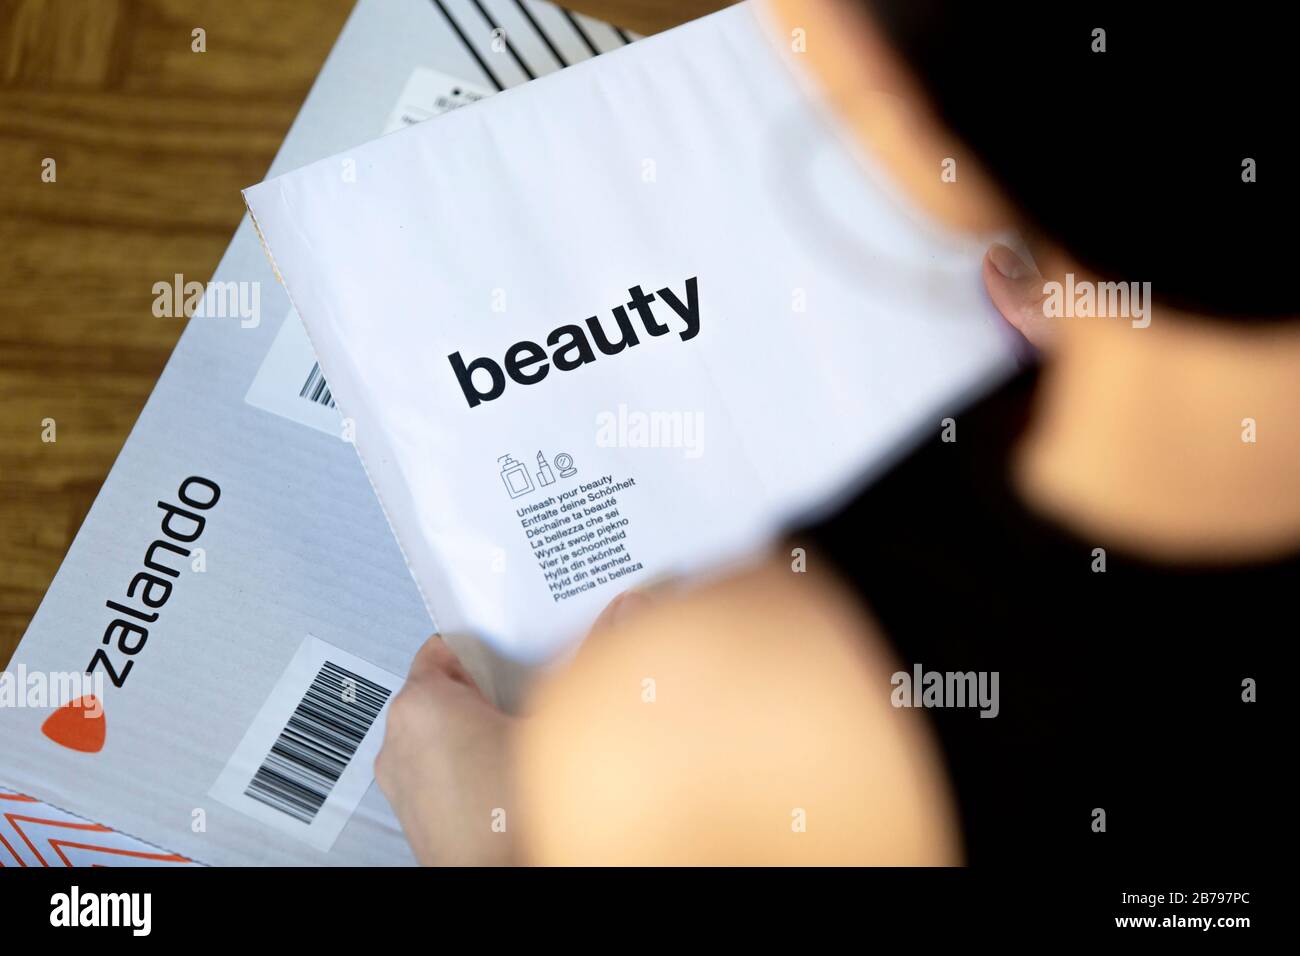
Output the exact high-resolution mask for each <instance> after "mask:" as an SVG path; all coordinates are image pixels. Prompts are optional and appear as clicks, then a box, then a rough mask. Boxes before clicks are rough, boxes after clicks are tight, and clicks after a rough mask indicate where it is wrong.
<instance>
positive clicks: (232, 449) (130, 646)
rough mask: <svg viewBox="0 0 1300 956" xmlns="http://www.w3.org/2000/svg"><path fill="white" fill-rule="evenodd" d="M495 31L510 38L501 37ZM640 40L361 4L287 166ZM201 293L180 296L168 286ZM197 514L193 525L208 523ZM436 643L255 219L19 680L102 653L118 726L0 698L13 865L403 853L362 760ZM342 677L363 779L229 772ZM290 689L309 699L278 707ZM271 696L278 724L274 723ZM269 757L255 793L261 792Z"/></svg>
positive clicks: (389, 859)
mask: <svg viewBox="0 0 1300 956" xmlns="http://www.w3.org/2000/svg"><path fill="white" fill-rule="evenodd" d="M497 28H503V29H504V30H505V31H506V34H505V35H507V36H508V37H509V38H510V44H509V45H508V46H507V45H505V44H502V43H500V42H494V36H493V34H494V30H496V29H497ZM497 36H500V34H497ZM631 39H632V37H631V36H629V35H628V34H626V33H624V32H622V31H618V30H616V29H614V28H613V27H610V26H608V25H605V24H601V23H598V22H595V21H593V20H590V19H588V18H586V17H582V16H579V15H570V14H567V13H566V12H564V11H562V10H560V9H559V8H557V7H554V6H552V5H550V4H547V3H542V2H538V0H522V3H516V2H514V0H481V2H480V3H474V2H471V0H360V2H359V3H358V5H357V7H356V9H355V10H354V12H353V14H352V16H351V17H350V19H349V20H348V22H347V25H346V27H345V28H344V30H343V32H342V34H341V35H340V37H339V39H338V42H337V44H336V45H335V48H334V50H333V52H332V53H331V54H330V57H329V59H328V60H327V62H326V64H325V66H324V68H323V70H322V72H321V74H320V76H319V78H318V80H317V81H316V83H315V85H314V87H313V89H312V91H311V93H310V95H309V96H308V98H307V100H306V102H305V103H304V105H303V107H302V111H301V113H300V114H299V116H298V118H297V120H296V121H295V123H294V125H293V127H292V129H291V130H290V132H289V135H288V137H287V138H286V140H285V142H284V145H283V147H282V149H281V150H280V152H279V154H278V156H277V158H276V160H275V163H274V164H273V166H272V168H271V173H272V174H277V173H282V172H286V171H288V170H291V169H294V168H297V167H300V166H303V165H305V164H307V163H310V162H312V161H314V160H317V159H319V158H321V157H323V156H329V155H332V154H335V153H338V152H340V151H343V150H346V149H349V148H351V147H353V146H356V145H357V144H360V143H363V142H366V141H368V140H371V139H374V138H375V137H377V136H380V135H381V134H383V133H386V132H391V131H393V130H396V129H400V128H402V127H404V126H407V125H410V124H412V123H416V122H419V121H422V120H425V119H429V118H430V117H433V116H436V115H437V114H439V113H442V112H446V111H447V110H451V109H454V108H456V107H459V106H461V105H464V104H467V103H473V102H474V101H476V100H478V99H480V98H482V97H485V96H489V95H491V94H493V93H494V92H496V91H497V90H498V89H502V88H508V87H511V86H515V85H518V84H522V83H525V82H527V81H528V80H529V77H530V75H535V76H541V75H544V74H547V73H551V72H555V71H557V70H559V69H561V68H562V67H564V66H565V65H567V64H570V63H576V62H579V61H582V60H585V59H589V58H591V57H592V54H593V51H595V52H598V53H601V54H604V53H608V52H610V51H613V50H616V49H619V48H622V47H623V46H625V45H626V44H627V43H628V42H629V41H630V40H631ZM160 278H166V279H169V280H170V279H171V278H172V277H160ZM206 278H207V277H196V276H188V277H184V281H185V282H189V281H191V280H196V279H197V280H199V281H200V282H202V281H204V280H206ZM186 296H188V292H187V291H186V290H185V288H184V285H182V286H181V289H180V290H179V293H178V294H177V296H176V297H177V299H180V298H182V297H186ZM144 319H148V317H147V316H146V317H144ZM214 488H215V489H219V498H216V497H215V495H216V494H217V492H215V491H213V490H212V489H214ZM187 501H189V502H199V504H188V503H187ZM160 503H162V504H161V506H160ZM200 505H206V507H200ZM168 507H170V508H172V509H174V510H173V511H170V512H169V511H168V510H167V508H168ZM181 511H186V512H188V513H190V514H192V515H195V516H197V517H198V518H200V519H201V520H202V527H201V530H199V531H198V532H197V533H195V532H196V523H195V522H194V521H193V520H189V519H186V518H185V517H184V515H182V514H180V512H181ZM164 522H168V525H167V527H166V528H164ZM169 530H170V532H171V533H170V534H169V533H168V532H169ZM173 535H175V536H173ZM191 536H192V539H191V540H188V541H186V540H181V539H185V538H190V537H191ZM156 542H161V545H159V546H155V543H156ZM168 545H172V546H175V547H177V548H180V549H182V550H184V551H187V552H189V553H187V554H181V553H177V552H176V551H174V550H169V549H168V547H167V546H168ZM160 568H161V569H167V570H158V569H160ZM173 571H174V572H175V576H173V575H172V574H171V573H169V572H173ZM142 574H147V575H151V576H152V577H153V578H156V579H157V582H150V581H149V580H148V579H147V578H139V580H137V578H138V577H139V576H140V575H142ZM133 585H134V586H133ZM168 586H169V587H168ZM164 590H166V591H167V595H166V598H165V600H163V601H162V603H161V606H158V607H151V606H150V605H149V604H148V603H147V601H148V600H152V601H154V602H158V601H160V600H161V599H162V598H163V594H164ZM113 605H116V606H117V607H118V608H123V609H127V610H116V609H114V607H113ZM155 614H156V615H157V616H156V618H153V619H151V620H149V618H151V617H152V615H155ZM115 621H118V622H120V624H121V626H117V627H114V625H113V622H115ZM110 630H111V641H110V643H109V644H107V645H106V644H105V643H104V641H103V639H104V637H105V635H106V633H108V632H109V631H110ZM431 630H432V624H431V622H430V620H429V616H428V614H427V613H426V611H425V608H424V605H423V603H422V602H421V600H420V596H419V593H418V591H417V590H416V587H415V585H414V583H413V582H412V580H411V575H410V573H409V572H408V570H407V568H406V565H405V563H404V562H403V559H402V555H401V552H400V550H399V549H398V546H397V543H396V542H395V541H394V539H393V536H392V533H391V532H390V530H389V528H388V525H387V523H386V521H385V520H384V516H383V513H382V512H381V510H380V508H379V505H378V503H377V502H376V500H375V496H374V493H373V491H372V490H371V488H370V485H369V483H368V481H367V479H366V476H365V473H364V471H363V470H362V467H361V465H360V463H359V462H358V460H357V455H356V451H355V449H354V448H353V446H352V445H351V444H350V443H349V442H348V441H346V440H345V439H344V438H343V436H342V427H341V422H340V417H339V414H338V411H337V410H336V409H335V408H334V407H333V403H332V401H331V396H330V392H329V386H328V383H327V382H325V381H323V379H322V377H321V375H320V371H319V368H318V367H317V366H316V362H315V356H313V354H312V352H311V350H310V346H309V345H308V344H307V340H306V337H305V334H304V332H303V329H302V326H301V323H299V322H298V320H297V317H296V316H295V315H293V313H292V310H291V309H290V306H289V302H288V299H287V298H286V297H285V295H284V293H283V291H282V289H281V287H280V285H279V283H278V282H277V281H276V280H275V277H274V275H273V274H272V272H271V270H270V268H269V266H268V264H267V260H266V257H265V255H264V253H263V251H262V248H261V246H260V244H259V242H258V239H257V235H256V233H255V232H254V230H253V229H252V227H251V225H250V223H249V222H248V221H247V220H246V221H245V222H244V223H243V224H242V225H241V226H240V228H239V230H238V232H237V233H236V235H235V237H234V239H233V241H232V242H231V244H230V247H229V249H228V250H227V252H226V254H225V256H224V257H223V259H222V261H221V263H220V265H219V266H218V268H217V271H216V274H215V275H214V276H213V277H212V282H211V284H210V285H209V287H208V290H207V295H206V296H205V298H204V300H203V302H202V305H201V308H200V311H199V312H198V313H196V315H195V317H194V318H193V319H191V321H190V322H189V324H188V326H187V328H186V330H185V333H184V335H183V336H182V338H181V340H180V342H179V344H178V345H177V347H176V350H175V352H174V354H173V355H172V357H171V360H170V361H169V362H168V365H167V367H166V369H165V371H164V372H163V374H162V376H161V378H160V379H159V381H158V385H157V388H156V389H155V391H154V392H153V395H152V396H151V397H150V399H149V402H148V403H147V405H146V406H145V408H144V410H143V412H142V413H141V415H140V418H139V420H138V422H137V423H136V425H135V428H134V429H133V431H132V433H131V435H130V438H129V439H128V441H127V443H126V445H125V447H124V448H123V450H122V453H121V455H120V456H119V458H118V460H117V462H116V463H115V465H114V467H113V470H112V472H111V474H110V475H109V477H108V479H107V480H106V481H105V483H104V486H103V488H102V490H101V492H100V494H99V496H98V498H97V499H96V501H95V503H94V505H93V507H92V508H91V510H90V512H89V514H88V515H87V517H86V520H85V523H84V524H83V526H82V528H81V529H80V531H79V533H78V535H77V537H76V540H75V541H74V542H73V545H72V547H71V549H70V550H69V552H68V555H67V557H66V559H65V561H64V563H63V565H62V567H61V568H60V570H59V573H58V575H57V576H56V578H55V580H54V582H53V583H52V585H51V586H50V589H49V592H48V594H47V595H46V597H45V599H44V601H43V602H42V603H41V606H40V608H39V610H38V611H37V613H36V615H35V617H34V619H33V620H32V623H31V626H30V627H29V629H28V631H27V634H26V635H25V637H24V639H23V641H22V643H21V645H20V646H19V648H18V651H17V653H16V655H15V657H14V659H13V661H12V662H11V665H10V667H9V670H8V672H7V675H8V676H9V678H10V680H13V679H14V678H19V679H20V680H21V681H22V684H20V685H19V686H18V689H17V693H18V701H19V702H22V701H23V699H24V698H23V685H25V683H26V678H27V677H28V676H32V677H35V676H40V677H41V678H42V679H45V678H53V677H55V676H57V675H69V674H70V675H74V676H75V675H76V674H77V673H78V672H82V671H83V670H84V669H86V668H88V667H90V666H91V665H92V663H94V665H95V666H94V671H93V674H95V675H100V676H101V678H102V680H103V691H102V693H103V698H104V699H103V701H102V704H103V707H102V715H101V716H102V721H99V720H91V721H84V720H82V721H81V725H78V726H79V727H80V726H84V725H92V726H91V728H90V729H86V730H83V729H78V730H77V731H76V732H75V735H73V736H65V737H64V740H65V742H70V743H79V744H81V745H85V746H94V745H95V744H96V742H97V741H96V734H97V733H100V732H102V736H101V737H99V738H98V744H99V749H97V750H95V751H93V752H88V751H84V750H76V749H70V748H69V747H68V746H63V745H60V744H59V743H56V742H55V741H54V740H53V739H51V737H49V736H47V735H46V734H45V733H43V732H42V728H43V727H45V726H47V720H49V719H50V716H51V715H50V712H49V710H48V709H45V708H39V707H25V706H6V707H0V741H2V742H3V744H2V746H0V784H2V785H5V786H6V787H8V788H11V789H10V790H8V791H0V800H2V801H4V805H3V809H4V811H5V812H4V813H2V814H0V817H3V822H0V863H4V864H5V865H13V864H15V863H17V864H26V865H42V864H47V865H63V864H67V865H74V864H85V865H90V864H100V865H102V864H110V865H120V864H124V863H144V864H160V863H186V862H189V861H197V862H200V863H206V864H262V863H280V864H402V863H409V862H412V858H411V855H410V851H409V849H408V848H407V846H406V843H405V841H404V839H403V838H402V836H401V833H400V830H399V828H398V826H397V823H396V820H395V819H394V817H393V815H392V813H391V811H390V809H389V808H388V806H387V803H386V802H385V800H384V799H383V797H382V795H381V794H380V793H379V792H378V790H377V789H376V788H375V787H374V786H373V785H370V784H369V780H368V777H369V773H370V767H369V763H368V761H367V760H366V759H365V753H366V752H368V750H369V749H373V746H374V744H375V742H376V741H377V734H378V730H379V727H380V725H381V723H382V701H381V698H384V694H385V693H386V692H387V690H389V689H390V688H391V687H392V686H396V681H397V677H396V676H394V675H401V674H404V673H405V672H406V669H407V667H408V665H409V662H410V659H411V657H412V655H413V654H414V652H415V651H416V649H417V648H418V647H419V646H420V644H421V643H422V642H423V641H424V640H425V639H426V638H427V636H428V634H429V633H430V632H431ZM142 631H143V632H147V636H144V635H143V634H142V633H141V632H142ZM123 648H125V649H126V650H128V651H133V653H125V652H124V651H123ZM322 651H326V652H327V656H330V657H331V663H334V664H335V666H336V667H337V666H338V665H337V663H336V662H338V661H351V662H352V666H351V667H350V668H348V667H344V668H341V669H342V670H345V671H346V673H345V674H342V675H340V674H338V673H337V672H336V671H331V670H329V669H328V668H325V667H324V666H323V665H322V664H321V661H320V656H321V653H322ZM101 652H103V653H104V655H105V656H106V657H107V661H106V662H105V661H104V659H103V658H98V655H99V654H100V653H101ZM357 660H360V661H362V663H356V661H357ZM110 669H111V671H112V673H113V675H114V676H116V677H117V678H119V679H120V680H121V681H122V683H121V685H120V686H118V685H116V684H114V683H113V681H112V680H110V679H109V676H108V670H110ZM286 680H287V681H290V683H291V686H290V685H286V684H284V682H285V681H286ZM331 680H333V681H335V685H336V686H337V687H338V688H339V689H340V690H341V694H340V696H348V697H350V698H351V699H352V701H353V702H354V703H355V706H356V707H358V708H360V710H361V711H362V712H364V713H366V714H375V713H376V711H378V713H377V716H376V717H375V719H374V721H373V722H372V724H371V730H370V732H369V733H367V734H365V735H364V738H363V739H362V740H360V741H359V742H354V741H352V740H341V741H335V746H336V747H338V748H339V753H348V752H351V753H352V754H353V755H354V759H352V760H350V761H347V765H348V767H350V768H360V769H361V770H363V771H364V772H363V773H361V774H360V775H359V776H358V775H356V774H355V771H354V775H353V776H352V777H351V778H349V776H348V771H347V769H345V770H344V771H343V772H342V773H339V774H338V775H337V777H334V770H335V769H337V763H336V764H335V765H334V767H333V768H331V767H329V766H327V767H325V768H323V769H320V768H318V769H317V771H316V776H315V777H314V778H309V779H306V780H301V779H300V780H297V781H296V783H297V784H298V787H297V788H294V787H286V780H287V778H286V777H285V775H284V774H283V773H281V775H280V776H278V777H277V776H276V772H275V769H276V768H275V766H274V765H272V766H270V767H269V768H266V767H265V765H266V758H268V753H269V751H268V750H265V749H264V750H263V751H262V752H261V753H260V754H257V755H256V757H254V758H253V759H254V760H255V761H257V765H256V766H254V767H252V768H251V769H249V770H247V771H246V774H247V775H246V776H245V777H244V778H243V780H237V781H236V780H235V778H234V777H230V776H224V777H223V773H226V772H227V771H228V769H229V768H231V767H232V766H237V765H238V760H237V758H240V757H241V754H242V755H248V754H250V753H251V751H250V750H248V749H247V748H248V747H253V746H263V747H269V746H270V744H271V743H273V742H274V740H275V739H276V738H277V735H279V734H280V733H281V731H282V730H283V729H284V728H285V727H287V726H288V721H289V720H290V719H291V718H292V716H293V710H294V707H295V706H296V703H298V702H301V701H302V700H305V699H307V695H308V694H309V693H310V692H311V689H312V686H313V682H318V683H316V685H315V686H316V690H317V692H318V693H319V692H320V688H321V687H322V686H324V685H325V684H327V683H328V682H329V681H331ZM294 681H297V683H293V682H294ZM381 684H386V685H387V687H383V686H381ZM12 686H14V685H12V684H11V687H12ZM281 687H288V688H289V689H288V690H286V691H285V692H284V693H297V694H299V697H298V699H297V701H296V702H295V701H290V703H289V705H288V706H287V707H286V706H285V701H289V698H288V697H284V696H281V697H277V696H276V695H277V688H281ZM273 699H274V700H278V701H279V704H280V706H279V707H278V709H277V708H270V709H268V707H267V705H268V701H271V700H273ZM384 699H386V698H384ZM78 719H79V720H80V718H78ZM277 721H278V722H279V723H278V724H277V723H276V722H277ZM60 726H62V727H63V729H64V731H66V728H67V726H68V724H67V722H66V721H65V722H63V723H62V724H61V725H60V724H59V723H57V722H56V724H55V725H54V726H53V727H52V728H51V730H52V733H54V734H55V736H59V735H60V734H61V733H63V731H61V730H60ZM267 728H270V729H269V730H268V729H267ZM259 733H260V734H264V735H270V738H271V739H270V740H268V739H266V737H265V736H263V737H259V736H258V734H259ZM246 741H247V743H246ZM241 748H244V749H242V750H241ZM232 761H233V762H232ZM264 768H266V769H267V773H265V774H263V786H261V789H260V790H257V792H258V793H259V795H260V796H261V797H262V801H260V802H259V801H257V800H252V799H251V798H247V797H246V795H245V790H247V789H250V788H252V786H253V779H254V777H255V776H256V775H257V773H258V772H260V771H262V770H263V769H264ZM282 770H283V768H282ZM362 778H365V779H362ZM232 781H234V782H233V783H232ZM327 785H331V786H332V787H333V791H332V792H333V793H337V792H339V790H340V788H341V789H342V790H346V791H347V796H348V799H349V800H355V801H356V806H355V809H353V810H352V811H351V812H350V814H340V813H337V812H331V811H330V810H329V808H323V807H322V808H320V809H319V810H318V811H317V812H316V813H315V814H314V816H312V817H311V819H312V822H311V823H310V824H304V823H303V822H302V819H301V818H302V817H303V816H307V815H311V814H312V805H313V802H314V799H313V798H311V797H310V794H311V793H312V792H318V791H319V789H320V788H322V787H325V786H327ZM304 794H307V796H305V797H304ZM223 799H225V800H226V801H227V802H222V800H223ZM41 801H43V802H44V804H45V805H42V803H41ZM231 803H234V804H236V805H237V806H238V808H236V806H231V805H230V804H231ZM11 808H12V809H11ZM259 814H262V816H259ZM342 816H346V819H342V818H341V817H342ZM266 819H279V820H282V821H283V822H284V824H285V825H284V826H280V827H277V826H272V825H269V824H268V823H266V822H265V821H266ZM11 857H12V859H11Z"/></svg>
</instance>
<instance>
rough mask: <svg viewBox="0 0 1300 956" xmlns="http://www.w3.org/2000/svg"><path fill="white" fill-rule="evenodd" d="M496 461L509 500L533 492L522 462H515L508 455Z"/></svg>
mask: <svg viewBox="0 0 1300 956" xmlns="http://www.w3.org/2000/svg"><path fill="white" fill-rule="evenodd" d="M497 461H499V462H501V481H502V482H503V483H504V484H505V486H506V491H508V492H509V493H510V497H511V498H518V497H519V496H520V495H526V494H528V492H530V491H532V490H533V479H532V478H531V477H530V476H529V474H528V468H527V467H526V466H525V465H524V464H523V463H522V462H518V461H515V460H514V459H513V458H511V457H510V456H509V455H502V456H501V457H500V458H498V459H497ZM552 480H554V479H552Z"/></svg>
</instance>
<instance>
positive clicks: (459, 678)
mask: <svg viewBox="0 0 1300 956" xmlns="http://www.w3.org/2000/svg"><path fill="white" fill-rule="evenodd" d="M431 677H450V678H451V679H452V680H454V681H456V682H458V683H461V684H465V685H466V686H468V687H473V688H474V689H475V690H478V684H476V683H475V682H474V678H472V677H470V676H469V672H468V671H466V670H465V668H464V666H462V664H461V662H460V659H459V658H458V657H456V655H455V653H454V652H453V651H452V649H451V648H450V647H448V646H447V642H446V641H444V640H443V639H442V635H440V634H434V635H433V636H432V637H430V638H429V639H428V640H427V641H425V642H424V645H423V646H422V647H421V648H420V649H419V651H417V652H416V654H415V660H413V661H411V672H410V674H409V676H408V677H407V680H411V681H419V680H425V679H428V678H431Z"/></svg>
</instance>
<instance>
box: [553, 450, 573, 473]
mask: <svg viewBox="0 0 1300 956" xmlns="http://www.w3.org/2000/svg"><path fill="white" fill-rule="evenodd" d="M555 467H556V468H558V469H560V477H561V478H572V477H573V476H574V475H576V474H577V473H578V469H577V468H576V467H575V466H574V464H573V456H572V455H570V454H569V453H568V452H564V451H562V452H560V453H559V454H558V455H556V456H555Z"/></svg>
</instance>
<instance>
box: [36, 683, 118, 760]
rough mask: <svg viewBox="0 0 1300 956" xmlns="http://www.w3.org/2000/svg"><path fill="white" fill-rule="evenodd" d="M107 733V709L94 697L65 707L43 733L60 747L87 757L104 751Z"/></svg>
mask: <svg viewBox="0 0 1300 956" xmlns="http://www.w3.org/2000/svg"><path fill="white" fill-rule="evenodd" d="M104 730H105V725H104V707H103V705H102V704H101V703H100V702H99V698H97V697H96V696H95V695H94V694H87V695H86V696H85V697H78V698H77V699H76V700H74V701H70V702H69V703H66V704H64V705H63V706H62V707H60V708H59V709H58V710H56V711H55V712H54V713H52V714H50V716H49V717H47V718H46V720H45V723H44V724H42V725H41V733H43V734H45V736H46V737H49V738H50V739H51V740H53V741H54V742H55V743H56V744H58V745H59V746H61V747H67V748H68V749H69V750H79V751H81V752H82V753H87V754H93V753H99V751H101V750H103V749H104Z"/></svg>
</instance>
